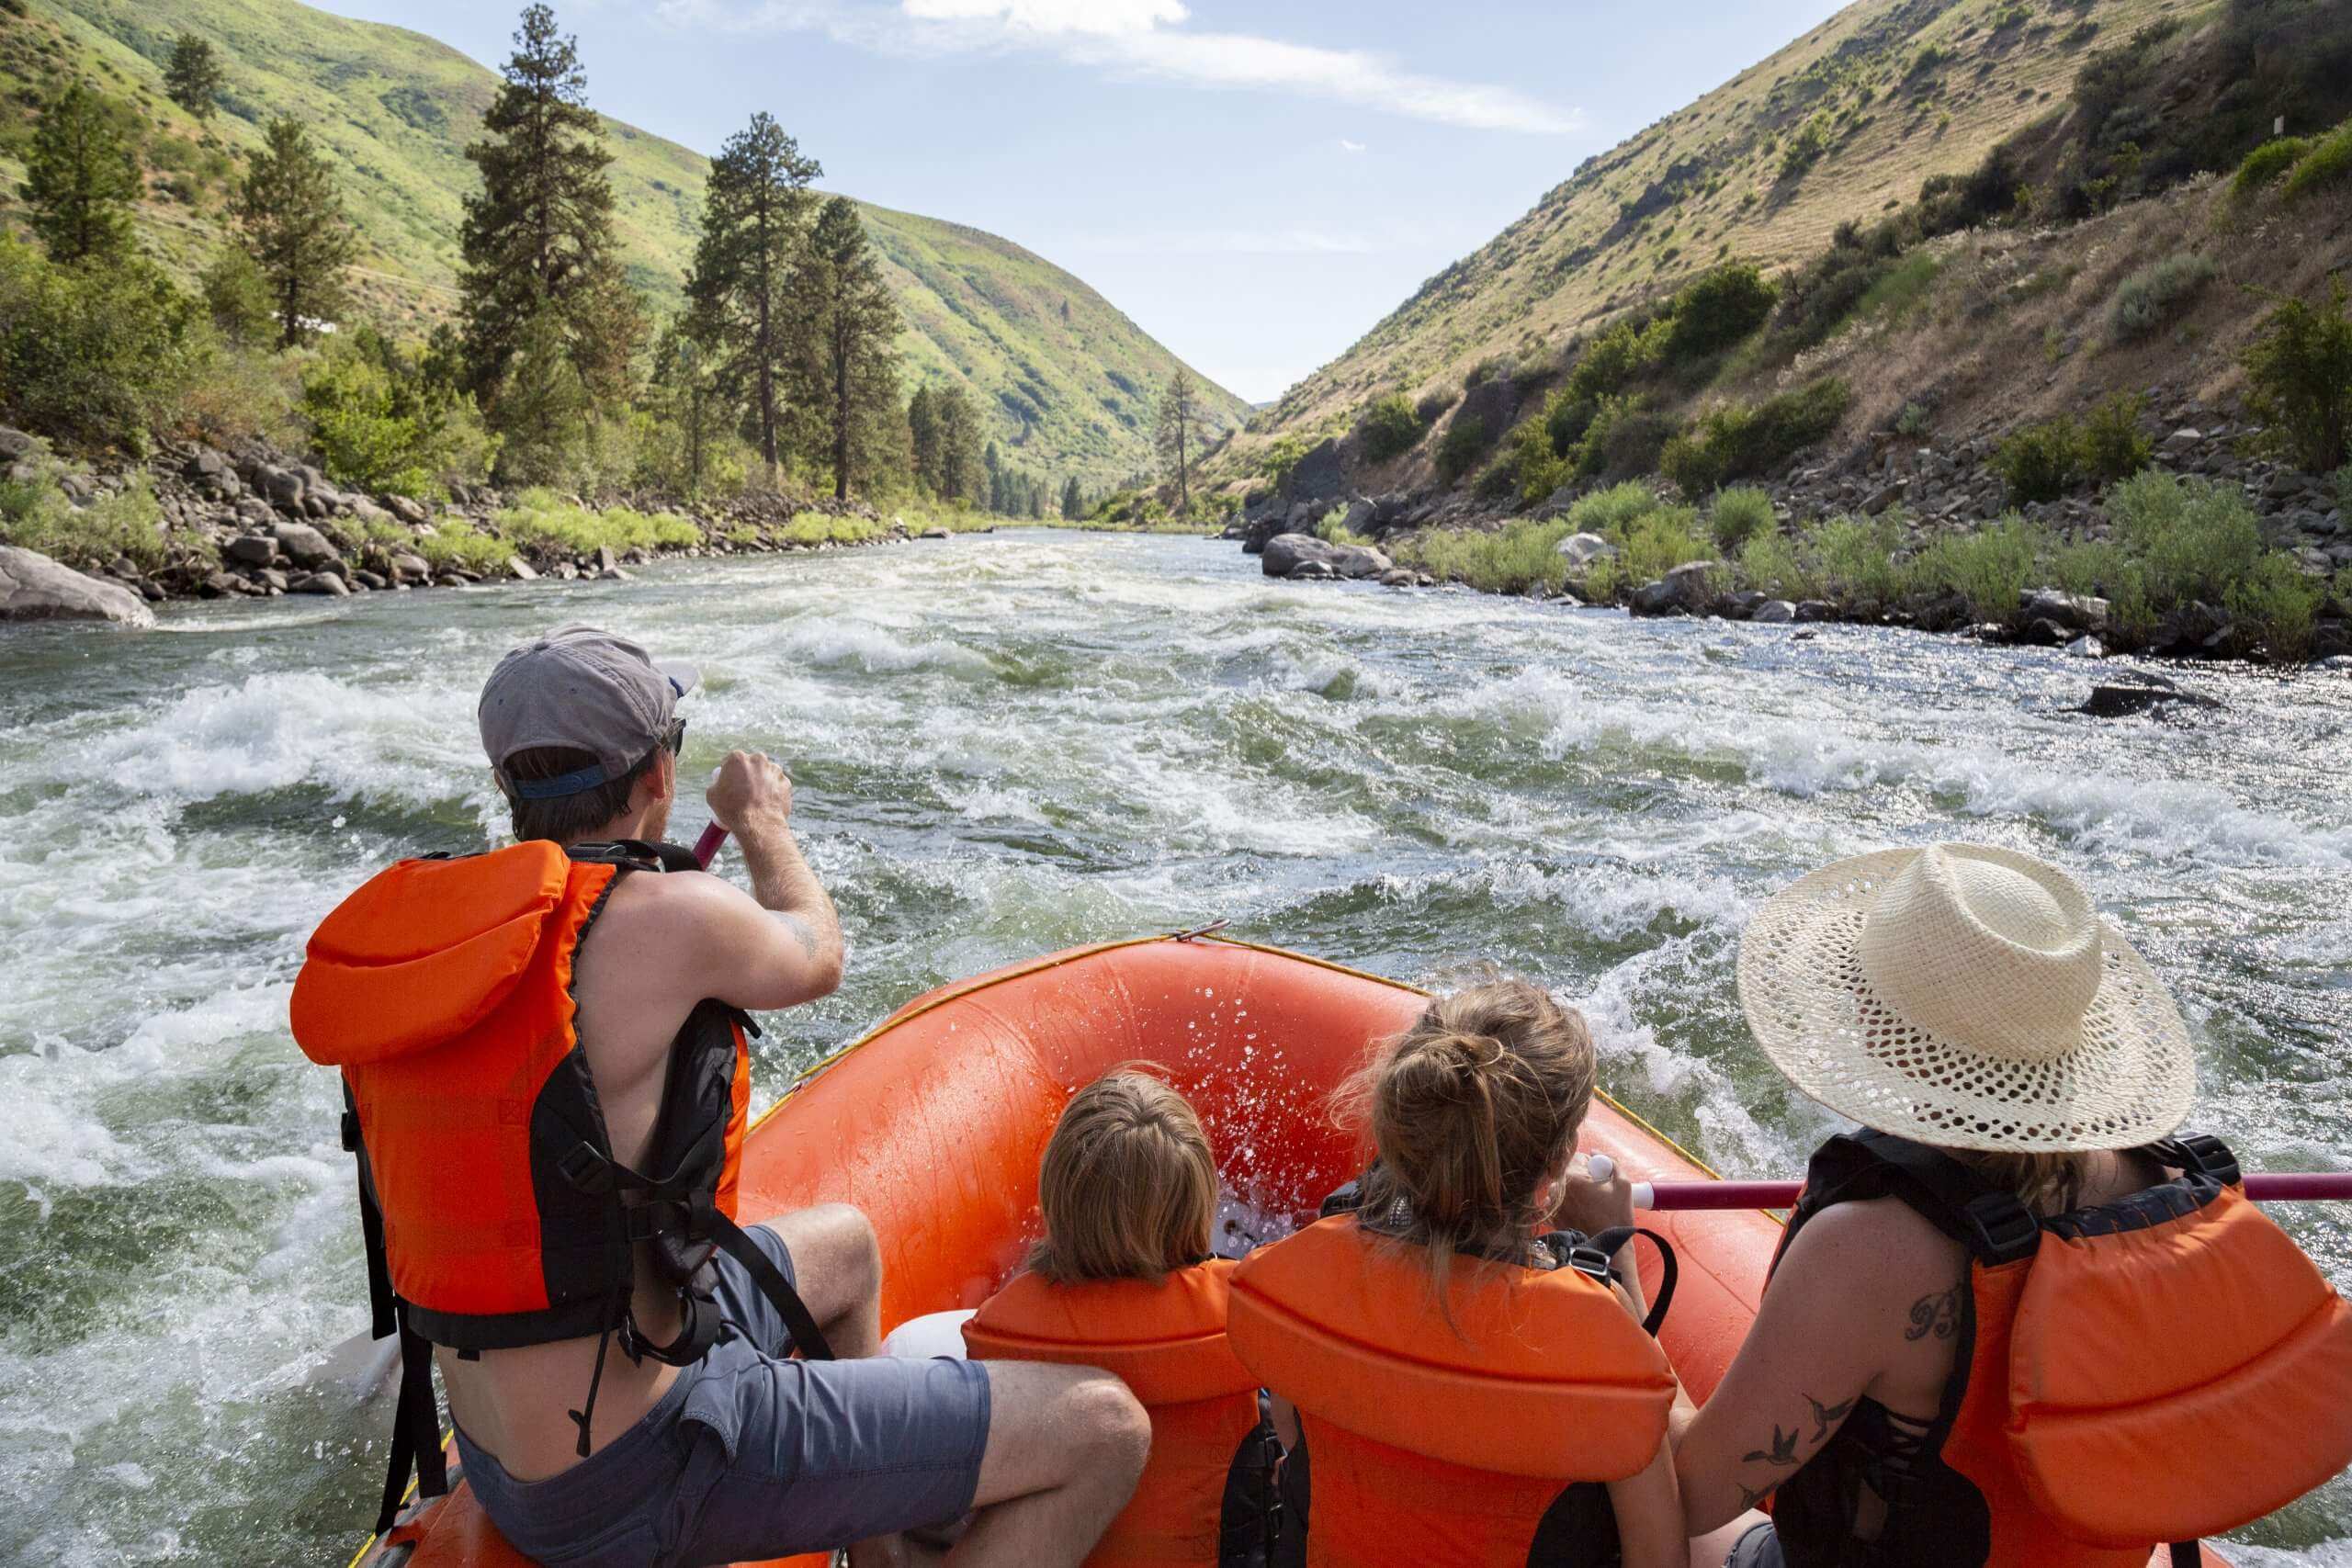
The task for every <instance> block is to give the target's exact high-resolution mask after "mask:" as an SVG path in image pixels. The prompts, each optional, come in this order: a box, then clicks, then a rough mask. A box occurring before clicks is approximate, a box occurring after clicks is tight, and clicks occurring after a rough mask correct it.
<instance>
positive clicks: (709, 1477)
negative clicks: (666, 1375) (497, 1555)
mask: <svg viewBox="0 0 2352 1568" xmlns="http://www.w3.org/2000/svg"><path fill="white" fill-rule="evenodd" d="M749 1228H750V1231H751V1235H752V1238H753V1239H754V1240H755V1241H756V1242H757V1243H758V1244H759V1246H760V1248H761V1250H763V1251H764V1252H765V1253H767V1255H768V1256H769V1257H770V1258H774V1259H775V1265H776V1267H777V1268H779V1269H783V1270H784V1273H785V1276H786V1278H787V1279H789V1278H791V1277H792V1258H791V1255H790V1254H789V1253H787V1252H786V1250H785V1246H784V1242H783V1240H782V1239H781V1238H780V1237H778V1236H777V1235H776V1234H775V1232H774V1231H771V1230H769V1229H768V1228H767V1227H765V1226H764V1225H752V1226H751V1227H749ZM718 1304H719V1309H720V1312H721V1313H722V1314H723V1316H724V1318H725V1322H726V1325H727V1326H726V1328H725V1330H724V1332H722V1334H721V1335H720V1337H719V1340H718V1344H716V1345H714V1346H712V1347H711V1349H710V1353H709V1354H708V1355H707V1356H705V1357H704V1358H703V1359H701V1360H699V1361H697V1362H695V1364H694V1365H693V1366H691V1367H686V1368H684V1369H682V1370H681V1371H679V1373H678V1378H677V1381H676V1382H673V1383H672V1384H671V1385H670V1389H669V1392H667V1393H664V1394H663V1395H662V1400H661V1403H659V1404H656V1405H654V1407H653V1408H652V1409H650V1410H649V1411H647V1412H646V1413H645V1416H644V1418H643V1419H642V1420H640V1421H639V1422H638V1424H637V1425H636V1426H634V1427H630V1428H629V1429H628V1431H627V1432H624V1433H623V1434H621V1436H619V1437H618V1438H615V1439H614V1440H613V1441H611V1442H609V1443H607V1444H605V1446H604V1447H603V1448H601V1449H598V1450H596V1451H595V1452H594V1454H592V1455H590V1456H589V1457H588V1458H586V1459H584V1460H582V1461H580V1462H579V1463H578V1464H575V1465H573V1466H572V1467H571V1469H570V1470H567V1471H564V1472H562V1473H560V1474H559V1475H552V1476H549V1477H548V1479H546V1480H545V1481H517V1480H515V1478H514V1477H513V1476H511V1475H509V1474H507V1473H506V1472H505V1470H504V1469H503V1467H502V1466H501V1465H500V1464H499V1462H498V1461H497V1460H496V1459H495V1458H493V1457H492V1456H491V1455H489V1454H487V1453H484V1452H483V1451H482V1450H480V1449H478V1448H476V1447H474V1445H473V1444H472V1443H471V1442H469V1440H468V1439H467V1438H466V1435H465V1433H464V1432H462V1431H460V1432H459V1433H458V1459H459V1461H461V1462H462V1464H463V1465H464V1473H465V1478H466V1481H467V1483H469V1485H471V1486H472V1488H473V1492H474V1496H475V1498H476V1500H477V1501H479V1502H480V1503H481V1507H482V1511H483V1512H484V1513H486V1514H488V1515H489V1516H490V1518H491V1522H492V1524H495V1525H496V1526H497V1527H498V1528H499V1530H500V1531H501V1532H502V1533H503V1535H504V1536H505V1537H506V1539H507V1540H508V1541H509V1542H510V1543H511V1544H512V1545H513V1546H514V1547H515V1550H517V1551H521V1552H522V1553H523V1554H524V1555H525V1556H526V1557H530V1558H533V1559H535V1560H537V1562H540V1563H542V1564H544V1565H545V1568H624V1565H627V1568H643V1565H644V1564H647V1563H665V1564H667V1563H676V1564H682V1565H683V1564H698V1563H713V1562H744V1561H753V1562H757V1561H762V1560H764V1559H767V1558H772V1557H788V1556H791V1555H793V1554H795V1553H797V1552H804V1551H826V1550H829V1549H831V1548H833V1547H837V1546H846V1545H848V1544H849V1543H850V1542H852V1541H856V1540H866V1539H868V1538H870V1537H873V1536H877V1535H887V1534H889V1533H890V1532H891V1531H893V1530H900V1529H913V1528H917V1527H920V1526H923V1525H934V1524H940V1523H944V1522H945V1521H948V1520H952V1519H955V1518H956V1517H959V1516H961V1515H963V1514H964V1513H966V1512H967V1511H969V1509H970V1508H971V1506H972V1494H973V1491H974V1489H975V1488H976V1487H977V1486H978V1483H979V1476H980V1455H981V1452H982V1451H983V1450H985V1449H986V1448H987V1447H988V1440H989V1379H988V1370H987V1368H986V1366H985V1364H984V1363H982V1362H978V1361H955V1360H944V1359H941V1360H922V1361H917V1360H894V1359H885V1358H880V1357H876V1358H875V1359H871V1360H862V1361H796V1360H792V1359H788V1353H789V1351H790V1350H791V1348H792V1337H791V1335H790V1333H789V1332H788V1331H787V1330H786V1328H785V1326H784V1323H783V1320H782V1319H781V1318H780V1317H778V1316H777V1314H776V1311H775V1308H774V1307H772V1306H770V1305H769V1304H768V1302H767V1298H766V1297H764V1296H763V1295H762V1294H761V1293H760V1291H759V1287H758V1286H756V1285H754V1284H753V1283H752V1280H751V1277H750V1276H749V1275H748V1274H747V1273H745V1272H744V1269H743V1268H742V1265H741V1264H739V1263H737V1262H736V1261H735V1260H734V1259H732V1258H729V1257H727V1256H726V1255H724V1254H721V1255H720V1256H719V1257H718Z"/></svg>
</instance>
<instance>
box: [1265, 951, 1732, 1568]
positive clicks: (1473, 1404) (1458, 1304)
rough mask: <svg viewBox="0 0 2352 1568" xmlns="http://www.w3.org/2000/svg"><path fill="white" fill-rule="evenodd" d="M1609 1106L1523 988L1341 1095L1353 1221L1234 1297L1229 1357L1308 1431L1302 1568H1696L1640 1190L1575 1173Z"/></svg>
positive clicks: (1460, 1006) (1455, 1018) (1556, 1018)
mask: <svg viewBox="0 0 2352 1568" xmlns="http://www.w3.org/2000/svg"><path fill="white" fill-rule="evenodd" d="M1592 1089H1593V1049H1592V1039H1591V1036H1590V1034H1589V1032H1588V1031H1587V1030H1586V1027H1585V1022H1584V1020H1583V1019H1582V1018H1581V1017H1579V1016H1578V1015H1577V1013H1576V1012H1575V1011H1573V1010H1569V1009H1566V1008H1563V1007H1561V1006H1560V1005H1559V1004H1558V1003H1556V1002H1555V1001H1554V1000H1553V999H1552V998H1551V997H1550V996H1548V995H1546V994H1545V993H1544V991H1543V990H1542V989H1540V988H1539V987H1535V986H1532V985H1530V984H1528V983H1526V982H1525V981H1521V980H1506V981H1499V982H1496V983H1493V984H1489V985H1482V986H1476V987H1471V988H1469V989H1466V990H1463V991H1459V992H1456V993H1454V994H1453V995H1452V996H1448V997H1442V998H1437V999H1436V1000H1433V1001H1432V1002H1430V1006H1429V1009H1428V1010H1427V1011H1426V1012H1425V1013H1424V1014H1423V1015H1422V1017H1421V1018H1420V1020H1419V1021H1418V1022H1417V1023H1415V1024H1414V1026H1413V1027H1412V1028H1410V1029H1409V1030H1408V1031H1406V1032H1405V1033H1404V1034H1402V1035H1400V1036H1398V1037H1397V1039H1395V1040H1393V1041H1390V1042H1388V1043H1385V1045H1384V1046H1383V1047H1381V1048H1380V1049H1379V1050H1378V1051H1377V1052H1376V1054H1375V1055H1374V1059H1373V1060H1372V1061H1371V1063H1370V1064H1369V1065H1367V1066H1365V1067H1364V1068H1363V1070H1362V1072H1360V1073H1359V1074H1358V1075H1357V1076H1356V1077H1354V1078H1353V1079H1352V1080H1351V1082H1350V1083H1349V1084H1348V1085H1347V1086H1346V1087H1345V1088H1344V1089H1342V1090H1341V1092H1340V1100H1339V1102H1338V1104H1339V1109H1340V1111H1341V1112H1342V1113H1343V1114H1344V1115H1346V1116H1347V1117H1348V1118H1349V1119H1350V1120H1351V1121H1353V1122H1356V1123H1357V1124H1358V1125H1360V1126H1362V1127H1363V1129H1364V1130H1365V1131H1366V1132H1367V1133H1368V1134H1369V1141H1370V1143H1371V1145H1373V1149H1374V1152H1375V1154H1376V1156H1377V1157H1376V1158H1375V1159H1374V1162H1373V1163H1372V1165H1371V1167H1370V1168H1369V1169H1368V1170H1367V1171H1366V1172H1365V1174H1364V1176H1363V1179H1362V1181H1361V1182H1360V1183H1359V1184H1358V1190H1359V1197H1358V1200H1357V1201H1356V1202H1355V1204H1354V1205H1353V1208H1352V1212H1350V1213H1338V1214H1335V1215H1333V1216H1332V1217H1330V1218H1327V1219H1325V1220H1323V1221H1321V1222H1320V1223H1318V1224H1315V1225H1312V1226H1309V1227H1308V1228H1307V1229H1306V1230H1304V1231H1301V1232H1300V1233H1299V1234H1298V1235H1295V1236H1292V1237H1290V1238H1289V1239H1288V1240H1285V1241H1282V1242H1277V1243H1275V1244H1274V1245H1272V1247H1261V1249H1259V1250H1258V1251H1257V1252H1255V1253H1253V1254H1251V1255H1250V1258H1247V1259H1245V1260H1244V1261H1243V1263H1242V1265H1241V1267H1240V1269H1239V1270H1238V1272H1237V1273H1236V1275H1235V1277H1234V1285H1233V1306H1232V1314H1231V1328H1230V1335H1231V1338H1232V1342H1233V1346H1234V1348H1235V1350H1236V1351H1237V1352H1238V1354H1239V1355H1240V1356H1241V1359H1243V1361H1244V1362H1245V1363H1246V1364H1248V1365H1249V1366H1250V1369H1251V1370H1252V1371H1256V1372H1257V1373H1258V1374H1259V1375H1260V1376H1261V1377H1262V1378H1263V1379H1264V1380H1265V1381H1266V1382H1267V1385H1268V1386H1269V1387H1270V1388H1272V1390H1273V1391H1274V1393H1276V1394H1278V1395H1286V1396H1288V1397H1289V1398H1290V1399H1291V1400H1292V1401H1294V1402H1295V1404H1297V1406H1298V1408H1299V1411H1300V1415H1301V1417H1302V1426H1303V1427H1304V1431H1305V1442H1304V1443H1303V1444H1302V1445H1301V1446H1300V1448H1299V1449H1297V1450H1294V1451H1293V1453H1292V1455H1291V1458H1290V1460H1289V1462H1288V1465H1287V1467H1286V1470H1285V1472H1284V1476H1283V1492H1284V1517H1283V1549H1284V1552H1285V1555H1286V1557H1288V1559H1289V1561H1291V1562H1305V1563H1308V1564H1316V1565H1323V1564H1329V1565H1333V1568H1342V1565H1344V1568H1358V1565H1369V1564H1373V1563H1393V1562H1444V1563H1448V1564H1464V1565H1475V1564H1494V1565H1497V1568H1501V1565H1505V1564H1508V1565H1510V1568H1519V1565H1521V1564H1549V1565H1575V1568H1586V1565H1590V1568H1602V1565H1606V1564H1618V1563H1622V1564H1623V1565H1624V1568H1681V1565H1682V1564H1684V1563H1685V1562H1688V1561H1689V1560H1690V1558H1689V1551H1690V1548H1689V1544H1688V1543H1687V1541H1686V1540H1685V1538H1684V1535H1683V1528H1682V1511H1681V1505H1680V1501H1679V1497H1678V1495H1677V1494H1676V1491H1675V1482H1674V1473H1673V1467H1672V1463H1671V1461H1670V1458H1669V1455H1668V1450H1667V1446H1666V1429H1667V1414H1668V1408H1669V1407H1670V1406H1671V1404H1673V1401H1674V1399H1675V1396H1676V1394H1677V1393H1678V1392H1679V1391H1678V1388H1677V1385H1676V1383H1675V1381H1674V1376H1673V1373H1672V1371H1670V1370H1669V1369H1668V1366H1667V1362H1666V1358H1665V1356H1664V1355H1663V1354H1662V1353H1661V1352H1660V1351H1659V1350H1658V1348H1657V1343H1656V1341H1655V1340H1654V1339H1652V1338H1651V1337H1649V1336H1648V1335H1647V1334H1646V1333H1645V1332H1644V1323H1643V1318H1644V1314H1645V1303H1644V1301H1643V1296H1642V1287H1641V1284H1640V1281H1639V1280H1638V1278H1637V1277H1636V1276H1635V1274H1634V1270H1633V1268H1632V1266H1631V1265H1632V1258H1631V1254H1630V1251H1629V1250H1628V1248H1629V1247H1630V1244H1631V1241H1632V1232H1631V1230H1630V1229H1623V1228H1622V1227H1628V1226H1630V1224H1631V1223H1632V1218H1633V1206H1632V1197H1631V1190H1630V1188H1629V1187H1628V1186H1627V1184H1626V1183H1625V1182H1624V1181H1623V1179H1616V1180H1611V1181H1609V1182H1605V1183H1604V1182H1597V1181H1593V1180H1591V1179H1589V1177H1588V1175H1587V1174H1586V1172H1585V1171H1584V1169H1583V1168H1582V1167H1581V1164H1580V1162H1577V1160H1576V1157H1575V1156H1576V1148H1577V1130H1578V1128H1579V1127H1580V1126H1581V1124H1582V1123H1583V1121H1584V1117H1585V1112H1586V1111H1587V1109H1588V1108H1589V1106H1590V1105H1591V1103H1592ZM1555 1226H1556V1227H1562V1228H1560V1229H1557V1230H1555V1229H1553V1227H1555ZM1588 1235H1591V1237H1592V1241H1591V1242H1589V1241H1588ZM1593 1243H1598V1244H1599V1245H1598V1246H1597V1247H1596V1246H1595V1245H1593ZM1611 1249H1613V1250H1614V1258H1613V1260H1612V1258H1611V1257H1610V1252H1611ZM1302 1541H1303V1543H1304V1551H1303V1554H1302V1553H1301V1552H1299V1551H1298V1550H1297V1549H1298V1547H1299V1545H1300V1543H1301V1542H1302ZM1721 1559H1722V1553H1721V1551H1716V1552H1715V1553H1714V1560H1715V1561H1717V1562H1720V1561H1721Z"/></svg>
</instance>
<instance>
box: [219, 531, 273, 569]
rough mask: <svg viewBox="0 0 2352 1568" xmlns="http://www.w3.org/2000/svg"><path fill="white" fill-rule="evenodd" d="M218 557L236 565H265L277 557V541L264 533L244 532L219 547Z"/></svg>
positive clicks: (257, 566) (256, 566)
mask: <svg viewBox="0 0 2352 1568" xmlns="http://www.w3.org/2000/svg"><path fill="white" fill-rule="evenodd" d="M220 558H221V559H222V560H225V561H228V562H231V563H232V564H233V565H236V566H250V567H255V568H259V567H265V566H267V565H268V564H269V563H270V562H271V561H273V560H276V559H277V540H276V539H273V538H271V537H270V536H268V535H266V534H244V535H241V536H238V537H236V538H233V539H232V540H230V541H229V542H228V543H227V544H225V545H223V546H221V547H220Z"/></svg>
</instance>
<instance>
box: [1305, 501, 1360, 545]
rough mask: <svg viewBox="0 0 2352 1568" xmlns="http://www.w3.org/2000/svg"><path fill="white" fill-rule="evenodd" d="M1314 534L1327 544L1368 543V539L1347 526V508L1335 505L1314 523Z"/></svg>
mask: <svg viewBox="0 0 2352 1568" xmlns="http://www.w3.org/2000/svg"><path fill="white" fill-rule="evenodd" d="M1315 536H1316V537H1317V538H1318V539H1320V540H1322V541H1323V542H1324V543H1325V544H1327V545H1369V544H1370V543H1372V541H1371V540H1370V539H1367V538H1365V537H1364V536H1363V535H1362V534H1359V533H1356V532H1355V531H1354V530H1352V529H1351V528H1350V527H1349V526H1348V509H1347V508H1346V507H1345V506H1335V507H1333V508H1331V510H1330V511H1329V512H1326V513H1324V514H1323V517H1322V520H1321V521H1320V522H1318V523H1317V524H1316V525H1315Z"/></svg>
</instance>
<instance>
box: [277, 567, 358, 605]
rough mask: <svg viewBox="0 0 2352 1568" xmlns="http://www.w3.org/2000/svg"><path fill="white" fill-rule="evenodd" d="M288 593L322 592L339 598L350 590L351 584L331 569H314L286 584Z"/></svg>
mask: <svg viewBox="0 0 2352 1568" xmlns="http://www.w3.org/2000/svg"><path fill="white" fill-rule="evenodd" d="M286 592H288V593H324V594H329V595H332V596H333V597H334V598H337V599H340V598H342V597H344V596H345V594H347V593H349V592H351V585H350V584H349V583H347V582H345V581H344V580H343V579H342V578H340V577H337V576H336V575H335V574H334V572H331V571H314V572H311V573H310V574H309V575H308V576H306V577H298V578H296V579H294V580H293V581H290V582H288V584H287V585H286Z"/></svg>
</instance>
